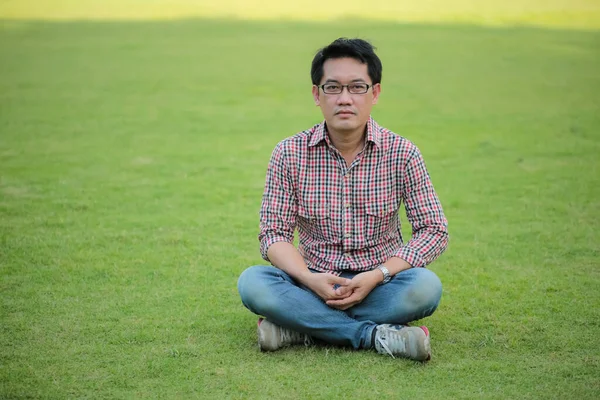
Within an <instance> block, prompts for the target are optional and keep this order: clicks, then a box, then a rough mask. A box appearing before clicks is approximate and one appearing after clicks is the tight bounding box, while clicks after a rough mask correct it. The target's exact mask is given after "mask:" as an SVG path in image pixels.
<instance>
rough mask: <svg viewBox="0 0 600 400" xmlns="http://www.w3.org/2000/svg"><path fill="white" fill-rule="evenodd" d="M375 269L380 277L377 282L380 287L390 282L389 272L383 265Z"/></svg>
mask: <svg viewBox="0 0 600 400" xmlns="http://www.w3.org/2000/svg"><path fill="white" fill-rule="evenodd" d="M375 269H376V270H377V272H378V273H379V275H380V280H379V284H380V285H385V284H386V283H388V282H389V281H390V280H392V275H391V274H390V271H389V270H388V269H387V268H386V266H385V265H383V264H381V265H379V266H378V267H377V268H375Z"/></svg>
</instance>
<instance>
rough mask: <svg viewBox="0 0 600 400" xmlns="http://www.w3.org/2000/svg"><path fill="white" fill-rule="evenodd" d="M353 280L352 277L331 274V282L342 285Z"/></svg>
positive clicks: (346, 284)
mask: <svg viewBox="0 0 600 400" xmlns="http://www.w3.org/2000/svg"><path fill="white" fill-rule="evenodd" d="M350 282H352V279H346V278H342V277H341V276H335V275H331V278H330V280H329V283H332V284H334V285H340V286H348V285H349V284H350Z"/></svg>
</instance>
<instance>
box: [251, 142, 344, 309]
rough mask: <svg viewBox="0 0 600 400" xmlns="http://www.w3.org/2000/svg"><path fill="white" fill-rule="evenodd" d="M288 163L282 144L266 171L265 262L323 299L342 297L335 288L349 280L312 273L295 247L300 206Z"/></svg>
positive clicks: (262, 245) (262, 217)
mask: <svg viewBox="0 0 600 400" xmlns="http://www.w3.org/2000/svg"><path fill="white" fill-rule="evenodd" d="M287 160H288V158H287V157H286V155H285V149H284V147H283V142H282V143H280V144H278V145H277V147H275V150H274V151H273V154H272V156H271V160H270V162H269V166H268V169H267V178H266V182H265V190H264V194H263V198H262V205H261V209H260V234H259V240H260V250H261V254H262V256H263V258H264V259H265V260H267V261H270V262H271V263H272V264H273V265H274V266H275V267H277V268H279V269H281V270H282V271H284V272H285V273H287V274H288V275H290V276H291V277H292V278H293V279H294V280H296V281H297V282H299V283H301V284H303V285H304V286H306V287H308V288H309V289H310V290H312V291H313V292H314V293H316V294H317V295H318V296H319V297H321V298H322V299H323V300H328V299H333V298H342V297H343V296H342V295H340V294H336V293H335V291H334V289H333V285H335V284H338V285H346V284H347V283H348V282H349V280H348V279H345V278H340V277H337V276H335V275H332V274H318V273H312V272H310V271H309V269H308V267H307V266H306V263H305V261H304V259H303V258H302V255H301V254H300V252H299V251H298V250H297V249H296V248H295V247H294V245H293V244H292V242H293V239H294V229H295V227H296V216H297V212H298V207H297V200H296V196H295V190H294V181H293V177H292V174H291V173H290V169H289V168H288V166H287V165H286V161H287Z"/></svg>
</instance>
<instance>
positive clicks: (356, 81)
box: [324, 78, 367, 83]
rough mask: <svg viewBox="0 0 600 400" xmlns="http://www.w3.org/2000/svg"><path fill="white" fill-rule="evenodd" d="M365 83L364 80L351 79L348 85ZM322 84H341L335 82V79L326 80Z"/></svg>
mask: <svg viewBox="0 0 600 400" xmlns="http://www.w3.org/2000/svg"><path fill="white" fill-rule="evenodd" d="M359 82H360V83H367V82H366V81H365V80H364V79H360V78H358V79H353V80H351V81H350V83H359ZM324 83H341V82H340V81H338V80H336V79H327V80H326V81H325V82H324Z"/></svg>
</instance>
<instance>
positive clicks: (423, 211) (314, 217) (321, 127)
mask: <svg viewBox="0 0 600 400" xmlns="http://www.w3.org/2000/svg"><path fill="white" fill-rule="evenodd" d="M366 139H367V140H366V143H365V147H364V149H363V150H362V151H361V152H360V153H359V154H358V156H357V157H356V159H355V160H354V162H353V163H352V165H351V166H350V167H349V168H348V167H347V166H346V162H345V161H344V159H343V157H342V156H341V154H340V153H339V152H338V151H337V149H335V147H333V145H332V144H331V141H330V140H329V137H328V136H327V132H326V129H325V123H324V122H323V123H320V124H318V125H315V126H314V127H313V128H312V129H309V130H306V131H304V132H300V133H298V134H297V135H295V136H293V137H291V138H288V139H285V140H283V141H281V142H280V143H279V144H278V145H277V146H276V147H275V150H273V154H272V156H271V161H270V162H269V166H268V170H267V179H266V183H265V191H264V194H263V199H262V206H261V209H260V234H259V240H260V251H261V254H262V256H263V258H264V259H265V260H267V261H268V257H267V250H268V248H269V246H271V245H272V244H273V243H275V242H280V241H284V242H289V243H292V242H293V239H294V229H295V228H297V229H298V235H299V251H300V253H301V254H302V256H303V257H304V260H305V261H306V264H307V265H308V267H309V268H311V269H313V270H317V271H321V272H331V273H334V274H337V275H339V273H340V272H341V271H343V270H347V271H356V272H358V271H368V270H371V269H373V268H375V267H377V266H378V265H380V264H382V263H384V262H385V261H387V260H388V259H389V258H390V257H392V256H396V257H400V258H402V259H403V260H405V261H407V262H408V263H409V264H411V265H412V266H413V267H424V266H426V265H427V264H429V263H430V262H432V261H433V260H435V259H436V258H437V257H438V256H439V255H440V254H441V253H442V252H443V251H444V250H445V249H446V246H447V244H448V221H447V220H446V217H445V216H444V212H443V211H442V206H441V205H440V202H439V200H438V197H437V195H436V193H435V191H434V189H433V185H432V183H431V180H430V179H429V174H428V173H427V169H426V168H425V163H424V162H423V158H422V156H421V153H420V151H419V149H418V148H417V147H416V146H415V145H414V144H413V143H411V142H410V141H408V140H407V139H405V138H403V137H400V136H398V135H396V134H394V133H392V132H391V131H389V130H387V129H385V128H382V127H380V126H379V125H377V123H376V122H375V121H374V120H373V119H372V118H370V119H369V122H368V124H367V137H366ZM401 202H404V205H405V208H406V214H407V217H408V220H409V222H410V223H411V225H412V232H413V234H412V238H411V240H410V241H409V242H407V243H406V244H403V241H402V234H401V231H400V220H399V217H398V209H399V208H400V204H401Z"/></svg>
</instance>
